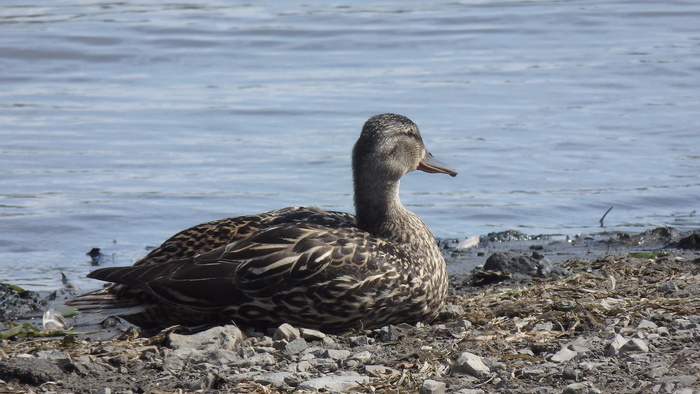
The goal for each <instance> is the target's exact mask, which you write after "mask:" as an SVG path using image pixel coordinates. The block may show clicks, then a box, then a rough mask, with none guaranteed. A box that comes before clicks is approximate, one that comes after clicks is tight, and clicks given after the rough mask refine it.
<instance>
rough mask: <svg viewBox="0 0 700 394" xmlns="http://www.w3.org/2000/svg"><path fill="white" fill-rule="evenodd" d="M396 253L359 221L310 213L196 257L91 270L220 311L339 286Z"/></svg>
mask: <svg viewBox="0 0 700 394" xmlns="http://www.w3.org/2000/svg"><path fill="white" fill-rule="evenodd" d="M315 219H319V220H320V219H321V218H320V217H316V218H315ZM389 257H393V258H399V259H402V258H405V257H406V256H403V252H402V251H401V250H399V249H397V248H396V247H394V246H393V245H391V244H388V243H386V242H384V241H382V240H380V239H377V238H374V237H372V236H371V235H369V234H368V233H365V232H363V231H362V230H359V229H357V228H355V227H351V226H347V227H333V228H329V227H328V226H324V225H321V224H317V223H315V222H314V220H307V221H303V222H292V223H283V224H277V225H273V226H270V227H268V228H265V229H263V230H260V231H258V232H257V233H255V234H253V235H251V236H250V237H247V238H244V239H241V240H238V241H236V242H233V243H230V244H228V245H225V246H222V247H219V248H216V249H214V250H212V251H210V252H207V253H203V254H200V255H198V256H195V257H193V258H191V259H183V260H176V261H169V262H165V263H161V264H151V265H136V266H131V267H115V268H103V269H99V270H96V271H93V272H92V273H90V275H89V277H91V278H95V279H100V280H105V281H110V282H115V283H119V284H123V285H127V286H130V287H132V288H136V289H139V290H141V291H144V292H148V293H151V294H153V295H155V296H157V297H158V298H159V299H161V300H163V301H165V302H167V303H170V304H172V305H179V306H185V307H188V308H192V309H198V310H202V311H212V312H213V311H220V310H224V309H227V308H230V307H235V306H238V305H241V304H244V303H250V302H255V301H256V300H269V299H271V298H272V297H280V296H283V295H284V294H285V293H291V292H294V291H298V290H299V289H300V288H310V287H313V288H314V289H319V288H320V287H322V286H324V284H329V285H331V286H338V285H339V284H340V283H341V282H343V283H346V282H347V281H348V280H349V281H350V282H352V283H355V284H357V283H359V282H361V281H362V280H364V278H366V277H367V276H369V275H371V274H376V273H378V272H379V271H380V270H381V269H380V268H379V267H380V266H382V265H385V264H388V263H387V259H388V258H389ZM388 265H390V264H388ZM329 268H332V269H329Z"/></svg>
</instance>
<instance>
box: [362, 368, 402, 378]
mask: <svg viewBox="0 0 700 394" xmlns="http://www.w3.org/2000/svg"><path fill="white" fill-rule="evenodd" d="M365 372H367V374H369V375H371V376H382V375H401V371H399V370H397V369H394V368H389V367H387V366H384V365H365Z"/></svg>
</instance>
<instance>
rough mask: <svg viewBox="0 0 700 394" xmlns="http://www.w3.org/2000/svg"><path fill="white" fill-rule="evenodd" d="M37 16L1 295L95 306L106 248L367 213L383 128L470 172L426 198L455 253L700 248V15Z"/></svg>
mask: <svg viewBox="0 0 700 394" xmlns="http://www.w3.org/2000/svg"><path fill="white" fill-rule="evenodd" d="M32 3H33V4H32V5H8V4H5V3H3V5H0V87H1V88H0V281H3V282H11V283H14V284H17V285H20V286H24V287H26V288H29V289H54V288H59V287H60V286H61V278H60V273H61V272H63V273H65V274H66V275H67V276H68V278H69V279H70V280H71V281H72V282H74V283H75V284H77V285H78V286H79V287H81V288H94V287H96V286H97V283H96V282H94V281H90V280H86V279H83V277H84V275H85V274H86V273H87V272H89V271H90V270H91V269H92V268H94V267H91V266H90V264H89V258H88V257H87V256H86V255H85V253H86V252H87V251H89V250H90V249H91V248H93V247H99V248H101V249H102V252H103V253H104V254H105V256H106V258H105V261H104V262H103V264H104V265H127V264H131V263H133V262H134V261H135V260H137V259H138V258H139V257H141V256H142V255H143V254H145V253H146V249H147V248H148V247H152V246H156V245H158V244H159V243H160V242H162V241H163V240H165V239H166V238H167V237H169V236H170V235H172V234H174V233H175V232H177V231H179V230H181V229H183V228H186V227H188V226H191V225H194V224H197V223H199V222H203V221H207V220H213V219H218V218H222V217H227V216H232V215H240V214H248V213H255V212H261V211H265V210H269V209H275V208H279V207H283V206H290V205H317V206H321V207H323V208H327V209H334V210H345V211H352V209H353V208H352V195H351V192H352V191H351V175H350V170H349V153H350V149H351V147H352V144H353V143H354V140H355V138H356V137H357V135H358V133H359V130H360V128H361V126H362V123H363V122H364V121H365V120H366V119H367V118H368V117H369V116H371V115H374V114H377V113H381V112H397V113H401V114H403V115H406V116H408V117H410V118H411V119H413V120H414V121H415V122H416V123H417V124H418V125H419V127H420V128H421V130H422V133H423V137H424V140H425V142H426V145H427V146H428V148H429V149H430V150H431V151H432V152H433V154H434V155H435V156H436V157H438V158H440V159H442V160H443V161H445V162H448V163H449V164H451V165H452V166H453V167H455V168H457V169H458V170H459V171H460V175H459V176H458V177H457V178H450V177H447V176H444V175H434V174H425V173H412V174H409V175H408V176H407V177H406V178H405V179H404V181H403V182H402V201H403V202H404V204H405V205H407V206H408V207H409V208H410V209H411V210H413V211H414V212H416V213H417V214H419V215H420V216H421V217H422V218H423V219H424V220H425V221H426V223H428V225H429V226H430V227H431V229H432V230H433V232H434V233H435V235H436V236H439V237H466V236H471V235H476V234H485V233H488V232H491V231H501V230H505V229H518V230H521V231H523V232H526V233H530V234H541V233H544V234H554V235H558V236H563V235H574V234H577V233H596V232H601V231H641V230H645V229H648V228H651V227H655V226H661V225H670V226H675V227H678V228H680V229H697V228H698V227H700V218H699V217H698V212H697V211H698V210H699V209H700V197H699V194H700V176H699V174H700V171H699V170H700V150H699V148H698V146H700V116H698V114H699V113H700V112H699V108H700V78H698V75H700V28H698V21H699V20H700V2H696V1H679V0H672V1H665V0H664V1H662V0H658V1H643V2H638V1H607V2H601V1H575V0H574V1H563V2H562V1H467V2H425V1H423V2H417V1H409V2H406V1H401V2H399V1H389V2H383V3H380V4H375V2H369V1H367V2H348V3H334V4H326V3H303V2H296V1H285V2H279V1H275V2H272V1H270V2H256V3H255V4H235V3H232V2H217V1H200V2H197V3H177V2H169V3H167V4H159V3H158V2H155V3H151V2H148V3H145V2H139V1H125V2H118V3H106V2H86V1H73V2H66V1H35V2H32ZM610 207H614V208H613V210H612V211H610V213H609V214H608V215H607V217H606V218H605V221H604V224H605V227H604V228H601V227H600V223H599V219H600V218H601V216H602V215H603V213H605V211H606V210H607V209H608V208H610Z"/></svg>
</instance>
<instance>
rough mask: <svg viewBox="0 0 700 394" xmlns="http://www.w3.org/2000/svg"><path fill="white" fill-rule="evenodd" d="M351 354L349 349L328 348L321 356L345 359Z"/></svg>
mask: <svg viewBox="0 0 700 394" xmlns="http://www.w3.org/2000/svg"><path fill="white" fill-rule="evenodd" d="M350 354H352V353H350V351H349V350H335V349H326V350H325V351H324V352H323V353H322V356H321V357H326V358H332V359H333V360H345V359H346V358H348V357H350Z"/></svg>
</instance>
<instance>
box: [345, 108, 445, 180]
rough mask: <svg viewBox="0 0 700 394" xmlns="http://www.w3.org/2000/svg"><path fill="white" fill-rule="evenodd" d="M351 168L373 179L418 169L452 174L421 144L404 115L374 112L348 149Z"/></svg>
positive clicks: (382, 178) (384, 178)
mask: <svg viewBox="0 0 700 394" xmlns="http://www.w3.org/2000/svg"><path fill="white" fill-rule="evenodd" d="M352 163H353V172H354V175H355V177H356V178H357V177H358V176H360V174H366V175H367V176H371V177H372V178H375V179H376V180H384V181H388V182H392V181H398V180H399V179H400V178H401V177H402V176H404V175H405V174H406V173H408V172H411V171H413V170H421V171H425V172H430V173H443V174H448V175H451V176H456V175H457V171H455V170H454V169H452V168H450V167H448V166H447V165H445V164H443V163H441V162H440V161H438V160H437V159H435V158H434V157H433V155H431V154H430V152H428V150H427V149H426V148H425V145H423V139H422V138H421V135H420V131H418V126H416V124H415V123H413V122H412V121H411V120H410V119H408V118H407V117H405V116H402V115H397V114H381V115H375V116H373V117H371V118H369V119H368V120H367V122H365V125H364V127H363V128H362V133H361V134H360V138H359V139H358V140H357V142H356V143H355V148H354V149H353V152H352Z"/></svg>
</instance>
